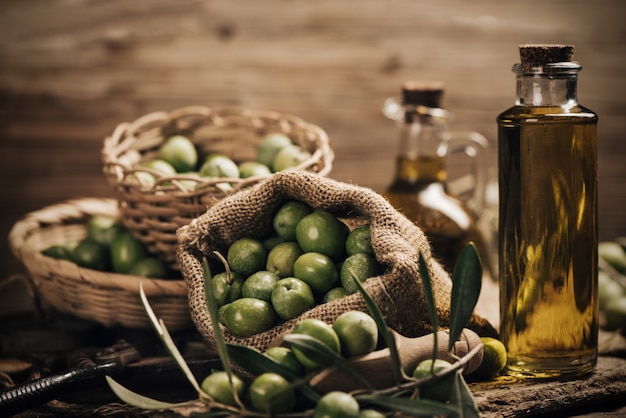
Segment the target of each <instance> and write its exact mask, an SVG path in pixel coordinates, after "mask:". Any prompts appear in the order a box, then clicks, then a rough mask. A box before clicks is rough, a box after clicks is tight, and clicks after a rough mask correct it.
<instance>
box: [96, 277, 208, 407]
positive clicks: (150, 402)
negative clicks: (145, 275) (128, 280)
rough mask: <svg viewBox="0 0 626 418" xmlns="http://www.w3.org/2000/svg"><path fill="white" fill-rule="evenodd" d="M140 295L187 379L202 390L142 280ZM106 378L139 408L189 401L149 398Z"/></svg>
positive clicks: (174, 404) (127, 400) (114, 390)
mask: <svg viewBox="0 0 626 418" xmlns="http://www.w3.org/2000/svg"><path fill="white" fill-rule="evenodd" d="M139 296H140V298H141V303H142V304H143V307H144V310H145V311H146V314H147V315H148V319H149V320H150V323H151V324H152V327H153V328H154V330H155V331H156V332H157V334H158V335H159V337H160V338H161V341H162V342H163V344H164V345H165V347H166V348H167V351H168V352H169V353H170V355H171V356H172V358H174V360H175V361H176V363H177V364H178V366H179V367H180V368H181V370H182V371H183V373H184V374H185V376H186V377H187V380H189V382H190V383H191V384H192V386H193V387H194V389H196V390H197V391H200V386H199V385H198V382H197V381H196V378H195V376H194V375H193V373H192V372H191V369H190V368H189V366H188V365H187V363H186V362H185V359H184V358H183V356H182V354H181V353H180V351H179V350H178V348H177V347H176V344H175V343H174V340H173V339H172V336H171V335H170V333H169V331H168V330H167V327H166V326H165V324H164V323H163V320H161V319H158V318H157V316H156V315H155V313H154V311H153V310H152V307H151V306H150V302H149V301H148V298H147V296H146V292H145V291H144V289H143V283H142V282H139ZM106 380H107V383H108V385H109V387H110V388H111V390H112V391H113V393H115V394H116V395H117V396H118V397H119V398H120V399H121V400H123V401H124V402H126V403H127V404H129V405H132V406H136V407H138V408H143V409H168V408H173V407H176V406H181V405H184V404H186V403H187V402H181V403H169V402H163V401H159V400H156V399H152V398H149V397H147V396H143V395H140V394H138V393H136V392H133V391H132V390H130V389H128V388H126V387H124V386H123V385H121V384H120V383H118V382H116V381H115V380H114V379H113V378H111V377H109V376H106Z"/></svg>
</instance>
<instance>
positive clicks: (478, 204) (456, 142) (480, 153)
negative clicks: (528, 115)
mask: <svg viewBox="0 0 626 418" xmlns="http://www.w3.org/2000/svg"><path fill="white" fill-rule="evenodd" d="M444 138H445V139H446V141H447V143H448V152H447V154H448V155H450V154H455V153H464V154H465V155H466V156H467V157H468V158H469V160H470V168H471V170H470V174H469V175H468V176H464V177H461V179H460V180H457V181H456V183H457V187H455V188H454V194H455V195H456V196H457V197H458V198H459V199H461V200H462V201H464V202H465V204H466V205H467V206H468V208H469V209H470V210H471V211H472V212H473V213H474V215H475V216H476V218H479V217H480V215H481V214H482V212H483V209H484V206H485V189H486V185H487V169H486V164H485V161H484V157H485V151H486V149H487V147H488V145H489V142H488V141H487V138H485V137H484V136H483V135H481V134H479V133H478V132H471V131H445V132H444ZM451 188H452V187H451Z"/></svg>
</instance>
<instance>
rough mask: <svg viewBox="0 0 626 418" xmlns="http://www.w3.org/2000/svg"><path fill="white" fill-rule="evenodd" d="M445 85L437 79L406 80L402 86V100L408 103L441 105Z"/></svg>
mask: <svg viewBox="0 0 626 418" xmlns="http://www.w3.org/2000/svg"><path fill="white" fill-rule="evenodd" d="M444 90H445V85H444V83H442V82H439V81H429V82H424V81H408V82H406V83H404V86H402V102H403V103H404V104H408V105H415V106H418V105H421V106H427V107H435V108H438V107H441V99H442V98H443V92H444Z"/></svg>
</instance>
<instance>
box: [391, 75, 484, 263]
mask: <svg viewBox="0 0 626 418" xmlns="http://www.w3.org/2000/svg"><path fill="white" fill-rule="evenodd" d="M443 93H444V85H443V84H442V83H439V82H427V83H422V82H415V81H411V82H407V83H405V85H404V86H403V88H402V101H401V102H398V101H397V100H396V99H393V98H392V99H388V100H387V101H386V102H385V106H384V108H383V113H384V114H385V115H386V116H387V117H389V118H391V119H394V120H396V121H397V122H398V125H399V131H400V146H399V152H398V154H397V157H396V165H395V175H394V179H393V181H392V183H391V184H390V185H389V186H388V187H387V188H386V189H385V190H384V191H383V192H382V193H381V194H382V195H383V196H385V197H386V198H387V199H388V200H389V202H390V203H391V204H392V205H393V206H394V207H395V208H396V209H398V210H399V211H400V212H402V213H403V214H404V215H405V216H406V217H408V218H409V219H411V220H412V221H413V222H415V223H416V224H417V225H418V226H419V227H420V228H421V229H422V231H423V232H424V233H425V234H426V236H427V237H428V239H429V241H430V243H431V247H432V252H433V256H434V257H435V258H436V259H438V261H439V262H440V263H441V264H442V266H443V267H444V268H445V269H446V270H447V271H448V272H449V273H452V271H453V270H454V267H455V265H456V261H457V259H458V256H459V254H460V253H461V251H462V250H463V248H465V246H466V245H467V244H468V243H469V242H470V241H472V242H474V244H475V245H476V247H477V250H478V252H479V254H480V257H481V260H482V263H483V268H484V270H485V272H491V267H490V263H489V252H488V250H487V248H486V244H485V240H484V238H483V235H482V232H481V231H480V229H479V228H478V226H477V218H478V215H479V214H480V211H481V210H482V206H483V203H484V184H485V172H484V164H482V161H480V158H481V155H482V151H483V149H484V148H485V147H486V146H487V140H486V139H485V137H483V136H482V135H480V134H478V133H476V132H451V131H449V130H448V129H447V122H448V120H449V119H450V118H451V116H452V115H451V113H450V112H449V111H447V110H445V109H443V108H441V99H442V96H443ZM459 151H463V152H465V153H466V154H467V155H468V156H470V157H472V161H473V164H472V173H471V174H472V176H471V177H473V179H474V181H473V183H474V184H473V187H472V188H471V189H470V197H469V198H467V200H466V201H463V200H461V199H460V198H459V197H457V196H453V195H451V194H450V192H449V190H448V184H447V169H446V161H447V157H448V155H449V154H450V153H452V152H459Z"/></svg>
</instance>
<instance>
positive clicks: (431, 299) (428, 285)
mask: <svg viewBox="0 0 626 418" xmlns="http://www.w3.org/2000/svg"><path fill="white" fill-rule="evenodd" d="M419 272H420V277H421V279H422V285H423V286H424V296H425V297H426V303H427V304H428V315H429V316H430V324H431V325H432V327H433V339H434V342H433V360H434V359H435V358H437V350H436V349H435V348H436V347H439V342H438V338H437V330H438V328H439V317H438V316H437V305H436V304H435V294H434V293H433V286H432V282H431V278H430V271H429V270H428V265H427V264H426V260H425V259H424V254H422V252H421V251H420V252H419ZM434 363H435V362H434V361H433V364H434Z"/></svg>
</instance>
